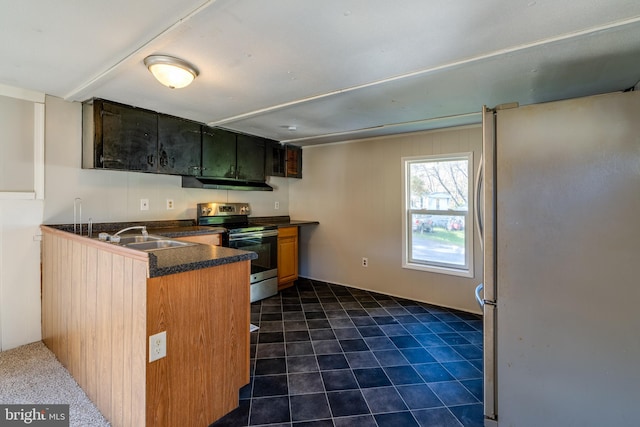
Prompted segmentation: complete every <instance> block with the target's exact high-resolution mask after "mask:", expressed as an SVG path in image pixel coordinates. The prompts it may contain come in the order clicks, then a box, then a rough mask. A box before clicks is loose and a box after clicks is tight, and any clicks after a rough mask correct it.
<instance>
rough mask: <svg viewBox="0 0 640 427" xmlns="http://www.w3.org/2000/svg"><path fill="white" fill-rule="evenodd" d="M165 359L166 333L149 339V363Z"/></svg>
mask: <svg viewBox="0 0 640 427" xmlns="http://www.w3.org/2000/svg"><path fill="white" fill-rule="evenodd" d="M163 357H167V331H162V332H159V333H157V334H155V335H151V336H150V337H149V362H153V361H155V360H158V359H162V358H163Z"/></svg>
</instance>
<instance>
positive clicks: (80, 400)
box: [0, 342, 110, 427]
mask: <svg viewBox="0 0 640 427" xmlns="http://www.w3.org/2000/svg"><path fill="white" fill-rule="evenodd" d="M0 403H4V404H12V403H15V404H21V403H24V404H69V405H70V406H69V418H70V424H69V425H70V426H78V427H80V426H82V427H87V426H90V427H101V426H109V425H110V424H109V422H107V420H105V418H104V417H103V416H102V414H100V411H98V409H97V408H96V407H95V405H94V404H93V403H92V402H91V401H90V400H89V398H88V397H87V395H86V394H85V393H84V391H82V389H81V388H80V387H79V386H78V384H77V383H76V382H75V380H74V379H73V377H72V376H71V375H70V374H69V371H67V370H66V369H65V368H64V366H62V365H61V364H60V362H58V360H57V359H56V357H55V356H54V355H53V353H52V352H51V351H50V350H49V349H48V348H47V347H46V346H45V345H44V344H43V343H42V342H35V343H32V344H27V345H24V346H21V347H18V348H14V349H11V350H7V351H3V352H0Z"/></svg>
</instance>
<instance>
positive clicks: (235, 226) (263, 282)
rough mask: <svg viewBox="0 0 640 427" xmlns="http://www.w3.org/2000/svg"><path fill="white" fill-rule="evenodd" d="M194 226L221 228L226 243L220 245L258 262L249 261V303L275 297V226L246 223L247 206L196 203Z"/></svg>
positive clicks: (276, 263) (276, 242)
mask: <svg viewBox="0 0 640 427" xmlns="http://www.w3.org/2000/svg"><path fill="white" fill-rule="evenodd" d="M197 210H198V218H197V220H198V225H210V226H213V225H215V226H217V227H224V228H226V229H227V230H228V239H223V245H224V246H228V247H230V248H234V249H242V250H245V251H252V252H255V253H256V254H258V258H256V259H254V260H252V261H251V302H255V301H259V300H261V299H264V298H267V297H270V296H273V295H276V294H277V293H278V228H277V227H276V226H275V225H252V224H250V223H249V215H250V214H251V208H250V207H249V204H248V203H215V202H213V203H198V208H197Z"/></svg>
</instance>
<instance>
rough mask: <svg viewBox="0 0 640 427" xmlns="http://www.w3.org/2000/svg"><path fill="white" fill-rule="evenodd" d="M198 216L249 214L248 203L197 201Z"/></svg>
mask: <svg viewBox="0 0 640 427" xmlns="http://www.w3.org/2000/svg"><path fill="white" fill-rule="evenodd" d="M197 212H198V218H201V217H211V216H236V215H244V216H249V215H250V214H251V208H250V207H249V204H248V203H216V202H211V203H198V208H197Z"/></svg>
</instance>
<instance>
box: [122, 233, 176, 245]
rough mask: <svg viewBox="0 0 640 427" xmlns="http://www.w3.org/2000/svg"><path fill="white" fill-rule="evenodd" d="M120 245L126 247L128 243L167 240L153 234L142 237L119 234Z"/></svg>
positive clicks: (140, 235) (139, 235)
mask: <svg viewBox="0 0 640 427" xmlns="http://www.w3.org/2000/svg"><path fill="white" fill-rule="evenodd" d="M119 237H120V242H119V243H120V244H121V245H125V246H126V245H128V244H130V243H143V242H153V241H156V240H167V238H166V237H164V236H156V235H153V234H148V235H146V236H143V235H142V234H121V235H120V236H119Z"/></svg>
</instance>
